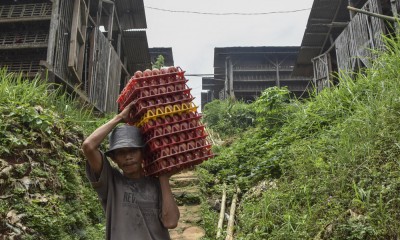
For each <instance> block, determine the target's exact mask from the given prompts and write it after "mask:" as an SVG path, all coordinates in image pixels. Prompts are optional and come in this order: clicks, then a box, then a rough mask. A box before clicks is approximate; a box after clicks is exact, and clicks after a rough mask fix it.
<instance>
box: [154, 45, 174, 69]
mask: <svg viewBox="0 0 400 240" xmlns="http://www.w3.org/2000/svg"><path fill="white" fill-rule="evenodd" d="M149 52H150V58H151V61H152V62H155V61H156V60H157V57H158V56H159V55H162V56H163V57H164V65H165V66H174V57H173V55H172V48H170V47H169V48H162V47H158V48H150V49H149Z"/></svg>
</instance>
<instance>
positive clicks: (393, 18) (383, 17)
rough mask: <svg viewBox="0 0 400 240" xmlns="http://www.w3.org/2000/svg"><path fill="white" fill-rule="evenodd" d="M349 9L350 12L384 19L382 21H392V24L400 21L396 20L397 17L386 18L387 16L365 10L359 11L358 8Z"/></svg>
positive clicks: (349, 7)
mask: <svg viewBox="0 0 400 240" xmlns="http://www.w3.org/2000/svg"><path fill="white" fill-rule="evenodd" d="M347 9H349V10H350V11H354V12H358V13H363V14H366V15H370V16H373V17H377V18H382V19H385V20H388V21H391V22H396V21H397V20H398V18H395V17H391V16H386V15H382V14H378V13H373V12H369V11H365V10H362V9H358V8H355V7H351V6H347Z"/></svg>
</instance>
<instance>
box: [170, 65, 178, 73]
mask: <svg viewBox="0 0 400 240" xmlns="http://www.w3.org/2000/svg"><path fill="white" fill-rule="evenodd" d="M177 71H178V70H177V69H176V67H173V66H172V67H169V68H168V72H169V73H175V72H177Z"/></svg>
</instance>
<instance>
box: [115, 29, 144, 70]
mask: <svg viewBox="0 0 400 240" xmlns="http://www.w3.org/2000/svg"><path fill="white" fill-rule="evenodd" d="M122 36H123V43H124V52H125V54H126V56H127V58H128V67H127V68H128V71H129V73H130V74H133V73H134V72H135V71H137V70H140V71H143V70H145V69H147V68H151V61H150V53H149V45H148V43H147V35H146V31H124V32H123V34H122Z"/></svg>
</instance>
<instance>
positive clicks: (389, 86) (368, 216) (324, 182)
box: [200, 38, 400, 239]
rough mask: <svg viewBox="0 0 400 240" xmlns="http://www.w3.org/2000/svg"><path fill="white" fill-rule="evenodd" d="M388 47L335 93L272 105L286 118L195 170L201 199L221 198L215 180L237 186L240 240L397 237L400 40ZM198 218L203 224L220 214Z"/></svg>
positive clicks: (399, 225)
mask: <svg viewBox="0 0 400 240" xmlns="http://www.w3.org/2000/svg"><path fill="white" fill-rule="evenodd" d="M386 41H387V49H386V51H385V52H383V53H379V57H378V58H377V59H376V60H375V62H374V65H373V67H371V68H370V69H366V70H365V71H364V72H363V73H358V74H352V75H355V76H356V78H355V80H353V79H351V78H350V77H349V76H347V75H343V76H341V78H340V81H339V85H338V86H337V87H334V88H331V89H325V90H324V91H323V92H321V93H320V94H319V95H317V96H315V97H313V98H311V99H309V100H307V101H305V102H299V101H297V100H291V101H289V103H287V104H284V105H282V106H283V107H282V106H281V107H279V108H275V110H277V112H276V113H274V114H278V115H279V114H281V115H282V114H283V115H282V116H284V117H282V118H280V119H284V120H283V121H282V122H280V123H279V124H278V127H277V128H272V127H271V123H263V122H262V121H261V122H258V124H257V126H255V127H254V129H249V130H247V132H248V133H244V134H243V135H242V136H244V137H241V138H240V139H237V140H236V141H235V142H233V143H232V144H231V145H229V146H226V147H222V148H221V147H219V149H218V151H219V156H218V157H216V158H215V159H213V160H210V161H208V162H206V163H204V164H203V165H202V170H201V171H200V173H201V175H200V176H202V177H201V182H202V185H203V190H204V191H205V192H206V193H207V194H208V197H210V198H214V199H217V198H219V196H218V195H219V194H220V191H219V189H218V188H217V187H216V185H215V184H216V183H217V182H222V181H227V182H228V183H229V184H230V185H231V188H233V186H234V185H240V186H241V187H242V189H243V190H244V194H243V195H242V196H241V202H240V207H239V209H238V214H237V219H238V221H237V225H236V228H235V231H236V238H237V239H397V238H398V237H399V235H400V231H399V229H400V218H399V216H400V210H399V209H400V208H399V205H400V198H399V197H398V191H399V190H400V174H399V171H398V169H399V163H400V161H399V159H400V145H399V142H400V126H399V124H398V119H399V118H400V97H399V96H400V74H399V71H398V69H400V41H399V39H398V38H392V39H389V38H387V39H386ZM258 103H260V101H259V102H258ZM249 107H251V106H249ZM253 107H258V108H260V107H262V105H261V106H260V105H259V104H253ZM258 112H260V111H258ZM271 112H272V111H267V112H263V114H264V116H265V114H271ZM258 119H259V118H258ZM269 119H274V118H269ZM276 119H278V118H276ZM272 125H273V124H272ZM209 127H211V128H212V126H210V125H209ZM255 133H258V134H255ZM218 134H220V133H218ZM220 135H223V134H220ZM241 156H244V157H241ZM232 159H239V161H238V162H239V164H235V163H233V164H230V163H232ZM271 163H274V164H273V165H271ZM271 166H274V167H272V168H271ZM245 169H247V170H245ZM254 169H259V172H260V173H257V171H255V170H254ZM249 170H250V171H249ZM278 170H279V171H278ZM274 171H275V173H277V174H273V173H274ZM227 172H229V174H227ZM229 176H236V177H234V178H231V179H229ZM214 179H217V180H216V181H215V180H214ZM261 183H267V184H266V186H267V187H265V185H262V184H261ZM268 183H274V184H276V187H268V186H269V185H268ZM274 186H275V185H274ZM254 189H262V191H261V194H258V195H257V194H253V192H254V191H253V190H254ZM203 212H204V214H205V215H206V216H208V218H210V219H213V218H214V217H211V216H214V215H217V214H218V213H217V212H214V211H212V210H210V208H205V210H204V211H203ZM210 215H211V216H210ZM215 225H216V223H215ZM204 226H205V227H206V228H207V232H210V233H214V232H215V229H214V228H215V227H213V226H210V225H204ZM207 237H208V238H209V239H212V237H213V235H212V234H210V235H208V236H207Z"/></svg>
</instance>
